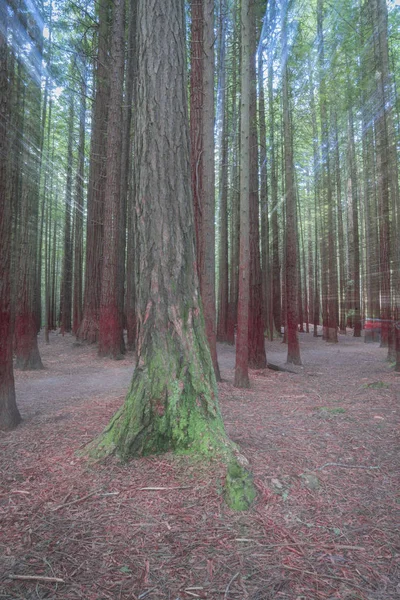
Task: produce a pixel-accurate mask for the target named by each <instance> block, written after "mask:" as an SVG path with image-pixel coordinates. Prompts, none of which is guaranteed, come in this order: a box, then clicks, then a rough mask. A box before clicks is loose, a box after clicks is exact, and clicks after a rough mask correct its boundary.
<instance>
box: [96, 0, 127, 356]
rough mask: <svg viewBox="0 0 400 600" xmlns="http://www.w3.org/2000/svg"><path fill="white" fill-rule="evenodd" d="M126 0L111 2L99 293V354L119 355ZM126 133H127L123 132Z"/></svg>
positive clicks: (123, 232) (121, 320) (120, 332)
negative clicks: (102, 244)
mask: <svg viewBox="0 0 400 600" xmlns="http://www.w3.org/2000/svg"><path fill="white" fill-rule="evenodd" d="M124 20H125V1H124V0H115V1H114V3H113V25H112V34H111V56H110V107H109V111H108V124H107V163H106V185H105V193H104V237H103V243H104V246H103V248H104V250H103V270H102V281H101V295H100V319H99V354H100V356H110V357H112V358H119V357H120V356H121V354H123V353H124V351H125V347H124V339H123V314H122V311H121V308H122V307H121V302H120V292H121V290H120V287H119V283H120V282H119V278H120V277H121V273H120V259H121V256H120V255H121V243H120V237H121V236H125V230H124V231H121V229H120V227H121V211H122V202H121V160H122V154H121V150H122V99H123V86H124V59H125V44H124ZM125 135H129V132H125Z"/></svg>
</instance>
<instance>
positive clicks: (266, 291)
mask: <svg viewBox="0 0 400 600" xmlns="http://www.w3.org/2000/svg"><path fill="white" fill-rule="evenodd" d="M257 74H258V117H259V123H260V142H259V148H260V151H259V162H260V207H261V211H260V213H261V258H262V260H261V263H262V286H263V288H262V297H263V320H264V324H265V325H266V327H267V331H268V338H269V339H270V340H271V341H272V340H273V339H274V320H273V310H272V293H271V292H272V278H271V265H270V251H269V216H268V178H267V148H266V146H267V128H266V122H265V97H264V70H263V53H262V49H260V50H259V52H258V73H257Z"/></svg>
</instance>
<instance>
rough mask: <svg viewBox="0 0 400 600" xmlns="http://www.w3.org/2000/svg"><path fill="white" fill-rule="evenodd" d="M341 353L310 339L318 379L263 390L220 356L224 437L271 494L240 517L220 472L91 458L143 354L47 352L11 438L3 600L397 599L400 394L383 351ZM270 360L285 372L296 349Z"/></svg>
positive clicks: (305, 339)
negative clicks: (238, 377) (239, 378)
mask: <svg viewBox="0 0 400 600" xmlns="http://www.w3.org/2000/svg"><path fill="white" fill-rule="evenodd" d="M339 340H340V341H339V344H337V345H328V344H326V343H325V342H323V341H322V339H321V338H313V337H312V335H311V334H300V341H301V352H302V359H303V367H296V368H294V370H295V371H296V374H292V373H287V372H276V371H271V370H269V369H265V370H262V371H253V372H251V389H250V390H238V389H236V388H234V387H233V385H232V381H233V368H234V357H235V355H234V349H233V348H231V347H229V346H223V345H220V346H219V361H220V367H221V372H222V377H223V382H222V383H221V384H220V385H219V391H220V401H221V409H222V412H223V416H224V421H225V425H226V428H227V431H228V433H229V435H230V436H231V437H232V439H234V440H235V441H236V442H237V443H238V444H240V446H241V448H242V451H243V453H244V454H245V455H246V456H247V458H248V459H249V460H250V463H251V469H252V472H253V474H254V481H255V485H256V487H257V490H258V498H257V500H256V502H255V504H254V506H253V507H252V508H251V509H250V510H249V511H247V512H246V513H233V512H232V511H230V510H229V509H228V508H227V507H226V505H225V503H224V502H223V497H222V494H221V491H222V488H223V480H224V473H223V471H222V470H221V469H220V468H219V467H218V466H217V465H211V466H208V465H202V464H198V463H193V462H192V461H191V460H190V459H189V458H188V457H176V456H173V455H170V454H167V455H163V456H159V457H153V458H147V459H141V460H138V461H133V462H131V463H129V464H128V465H121V464H120V463H119V462H118V461H117V460H116V459H109V460H108V461H107V462H106V463H99V464H95V465H89V464H88V462H87V460H86V459H85V458H84V457H82V456H80V455H79V453H78V454H77V451H79V450H80V449H82V448H83V447H84V446H85V444H86V443H87V442H88V441H90V440H91V439H93V437H94V436H95V435H96V434H98V433H99V432H100V431H101V430H102V428H103V427H104V426H105V425H106V424H107V422H108V420H109V418H110V416H111V415H112V414H113V412H114V411H115V410H116V409H117V408H118V406H120V404H121V403H122V401H123V399H124V396H125V393H126V391H127V389H128V386H129V382H130V379H131V376H132V372H133V355H127V357H125V358H124V360H122V361H118V362H115V361H111V360H107V359H103V358H99V357H97V354H96V349H95V348H94V347H87V346H81V345H76V344H75V341H74V338H73V337H72V336H65V337H64V338H63V337H62V336H60V335H57V334H55V333H52V334H51V343H50V345H45V344H44V343H43V339H41V338H40V348H41V352H42V357H43V362H44V365H45V367H46V368H45V370H44V371H38V372H34V373H21V372H17V373H16V387H17V395H18V404H19V407H20V409H21V412H22V416H23V418H24V421H23V423H22V424H21V426H20V427H18V428H17V430H15V431H14V432H11V433H8V434H1V435H0V475H1V477H0V598H7V599H14V598H21V599H22V598H23V599H24V600H30V599H32V600H33V599H34V598H35V599H37V598H57V599H61V600H63V599H66V600H69V599H75V598H76V599H78V598H80V599H85V600H92V599H93V600H100V599H101V600H103V599H112V600H114V599H115V600H119V599H126V600H128V599H133V600H137V599H139V598H140V599H142V598H148V599H149V600H153V599H156V598H167V599H171V600H178V599H179V600H188V599H191V598H208V599H212V600H214V599H222V600H232V599H244V600H267V599H273V598H276V599H287V600H292V599H293V600H313V599H314V598H315V599H317V600H319V599H320V600H334V599H335V600H336V599H337V600H339V599H350V598H351V599H359V600H387V599H392V598H393V599H394V598H398V597H399V596H400V577H399V569H400V548H399V541H400V540H399V510H398V509H399V498H398V496H397V498H396V494H397V493H398V490H399V468H398V467H399V454H398V442H399V429H398V425H399V410H400V408H399V400H400V377H399V375H397V374H395V373H394V372H393V370H392V368H391V366H390V365H389V364H388V363H387V362H386V350H385V349H381V348H379V347H377V345H376V344H373V345H367V344H364V343H363V340H362V339H354V338H353V337H351V335H347V336H340V338H339ZM267 356H268V360H269V361H270V362H272V363H275V364H278V365H284V362H285V358H286V347H285V346H284V345H283V344H282V343H281V341H280V340H276V341H274V342H273V343H271V342H267ZM149 488H157V489H149ZM10 576H33V577H35V576H36V577H39V579H37V580H32V581H23V580H19V579H16V580H15V579H12V578H10ZM40 577H55V578H59V579H62V580H63V583H61V582H57V581H45V580H41V579H40Z"/></svg>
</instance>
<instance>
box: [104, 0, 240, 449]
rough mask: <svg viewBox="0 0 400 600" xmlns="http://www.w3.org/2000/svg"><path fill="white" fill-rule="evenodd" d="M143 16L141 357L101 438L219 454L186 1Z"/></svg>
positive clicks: (108, 442)
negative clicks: (200, 267) (202, 272)
mask: <svg viewBox="0 0 400 600" xmlns="http://www.w3.org/2000/svg"><path fill="white" fill-rule="evenodd" d="M137 18H138V21H137V23H138V30H137V43H138V82H139V83H138V87H137V102H136V104H137V108H136V111H135V157H136V182H135V189H136V211H137V219H138V227H137V235H138V237H139V239H138V243H137V245H136V246H137V249H138V253H139V254H138V257H137V260H138V264H139V269H138V282H137V304H138V310H137V314H138V322H139V325H138V326H139V332H138V346H137V364H136V369H135V372H134V375H133V380H132V384H131V387H130V391H129V393H128V395H127V398H126V401H125V404H124V405H123V407H122V408H121V409H120V411H119V412H118V413H117V414H116V415H115V416H114V418H113V419H112V421H111V423H110V425H109V426H108V428H107V429H106V431H105V432H104V434H103V436H102V437H101V438H100V440H98V441H97V442H96V447H97V449H100V450H102V451H103V452H110V451H113V450H115V451H116V452H117V453H118V454H119V455H120V456H122V457H123V458H128V457H130V456H133V455H146V454H150V453H156V452H163V451H166V450H169V449H173V450H193V451H198V452H199V453H201V454H207V455H213V454H214V453H215V452H221V453H223V452H225V451H226V449H227V448H228V447H229V441H228V439H227V438H226V435H225V432H224V428H223V424H222V420H221V416H220V412H219V408H218V402H217V388H216V380H215V374H214V369H213V365H212V360H211V355H210V351H209V348H208V343H207V338H206V334H205V327H204V320H203V315H202V309H201V302H200V295H199V286H198V278H197V269H196V255H195V244H194V240H195V231H194V219H193V205H192V194H191V187H190V160H189V136H188V115H187V101H186V86H185V83H186V65H185V42H184V31H185V29H184V22H185V21H184V2H183V1H181V2H177V1H176V0H165V1H163V2H161V1H160V0H150V1H149V0H147V1H145V0H139V3H138V17H137ZM128 260H129V257H128Z"/></svg>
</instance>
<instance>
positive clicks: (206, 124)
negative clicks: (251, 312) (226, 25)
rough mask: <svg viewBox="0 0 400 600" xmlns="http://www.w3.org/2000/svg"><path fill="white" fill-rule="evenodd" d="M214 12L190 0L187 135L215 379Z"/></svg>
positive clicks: (206, 1)
mask: <svg viewBox="0 0 400 600" xmlns="http://www.w3.org/2000/svg"><path fill="white" fill-rule="evenodd" d="M213 10H214V2H213V0H192V44H191V48H192V64H191V107H190V135H191V167H192V193H193V201H194V214H195V225H196V241H197V246H196V248H197V268H198V274H199V280H200V292H201V299H202V303H203V309H204V319H205V323H206V331H207V338H208V342H209V345H210V351H211V356H212V359H213V364H214V368H215V374H216V377H217V380H219V379H220V374H219V367H218V359H217V347H216V331H215V327H216V314H215V185H214V183H215V173H214V49H213V44H214V36H213Z"/></svg>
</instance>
